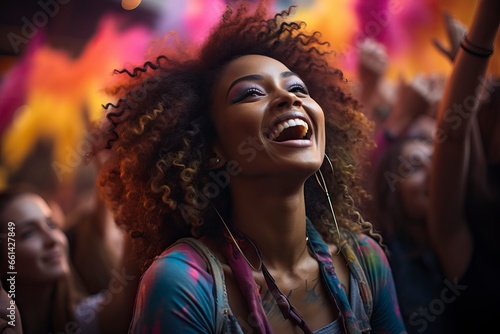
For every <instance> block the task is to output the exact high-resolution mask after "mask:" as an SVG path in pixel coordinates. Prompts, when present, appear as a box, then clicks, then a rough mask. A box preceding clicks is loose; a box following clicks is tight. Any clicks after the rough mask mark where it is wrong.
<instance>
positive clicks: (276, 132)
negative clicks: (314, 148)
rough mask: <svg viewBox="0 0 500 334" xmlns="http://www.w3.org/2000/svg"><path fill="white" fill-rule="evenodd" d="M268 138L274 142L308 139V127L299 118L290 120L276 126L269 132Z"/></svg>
mask: <svg viewBox="0 0 500 334" xmlns="http://www.w3.org/2000/svg"><path fill="white" fill-rule="evenodd" d="M268 138H269V139H270V140H272V141H275V142H279V143H281V142H284V141H287V140H300V139H310V138H311V131H310V130H309V125H308V124H307V123H306V122H305V121H304V120H302V119H300V118H291V119H288V120H284V121H282V122H280V123H278V124H276V125H275V126H274V127H273V128H272V129H271V131H270V134H269V136H268Z"/></svg>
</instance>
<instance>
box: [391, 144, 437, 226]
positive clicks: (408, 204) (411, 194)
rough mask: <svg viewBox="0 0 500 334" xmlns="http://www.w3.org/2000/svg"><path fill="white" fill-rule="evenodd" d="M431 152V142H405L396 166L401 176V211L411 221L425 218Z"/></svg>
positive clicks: (427, 203)
mask: <svg viewBox="0 0 500 334" xmlns="http://www.w3.org/2000/svg"><path fill="white" fill-rule="evenodd" d="M432 152H433V146H432V143H430V142H426V141H422V140H412V141H408V142H406V143H405V144H404V145H403V148H402V151H401V156H400V159H399V166H398V173H399V174H400V175H399V176H401V177H402V178H401V182H400V185H399V195H400V197H401V203H402V205H403V211H404V212H405V214H406V216H407V217H408V218H409V219H411V220H413V221H422V220H424V219H425V218H426V213H427V209H428V205H429V192H428V190H429V171H430V165H431V158H432Z"/></svg>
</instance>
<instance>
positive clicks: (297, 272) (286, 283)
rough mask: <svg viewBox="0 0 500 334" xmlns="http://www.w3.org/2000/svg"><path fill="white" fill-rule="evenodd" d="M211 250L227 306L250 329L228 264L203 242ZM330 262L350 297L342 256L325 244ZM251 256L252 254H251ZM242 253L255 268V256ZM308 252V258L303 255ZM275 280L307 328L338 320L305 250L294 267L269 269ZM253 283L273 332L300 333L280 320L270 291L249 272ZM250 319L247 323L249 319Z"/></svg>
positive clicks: (212, 245) (255, 273) (244, 304)
mask: <svg viewBox="0 0 500 334" xmlns="http://www.w3.org/2000/svg"><path fill="white" fill-rule="evenodd" d="M205 242H206V243H207V245H208V246H209V248H210V249H211V251H212V252H213V253H214V254H215V255H216V256H217V258H218V259H219V261H220V262H221V264H222V269H223V271H224V279H225V283H226V289H227V294H228V300H229V306H230V307H231V311H232V312H233V314H234V316H235V317H236V318H237V319H238V322H239V324H240V325H241V327H242V328H243V329H245V327H246V326H250V325H249V324H251V318H249V317H250V315H249V309H248V306H247V302H246V301H245V299H244V298H243V295H242V294H241V292H240V289H239V287H238V284H237V282H236V280H235V277H234V274H233V271H232V269H231V267H230V266H229V264H228V263H227V260H226V258H225V257H224V255H223V254H222V253H221V252H219V251H217V246H216V243H214V242H213V241H207V240H205ZM328 246H329V249H330V253H331V254H333V256H332V260H333V265H334V267H335V272H336V273H337V275H338V277H339V280H340V282H341V284H342V287H343V288H344V291H346V294H347V295H348V296H349V275H350V272H349V268H348V266H347V263H346V262H345V260H344V257H343V256H342V255H341V254H338V255H337V254H336V253H337V251H338V248H337V246H335V245H328ZM252 253H254V252H252ZM252 253H250V254H245V256H246V257H247V258H249V260H250V259H253V260H254V261H253V260H250V261H251V263H252V265H254V266H255V265H257V264H258V260H257V256H256V255H255V254H252ZM306 253H307V255H306ZM269 271H270V274H271V276H272V277H273V278H274V280H275V281H276V285H277V286H278V288H279V289H280V290H281V292H282V293H283V294H285V295H286V296H287V297H288V299H289V301H290V303H291V304H292V305H293V306H294V307H295V308H296V309H297V310H298V311H299V313H300V315H301V316H302V318H303V319H304V320H305V322H306V323H307V325H308V326H309V328H311V329H312V330H313V331H315V330H318V329H320V328H322V327H324V326H326V325H328V324H329V323H331V322H332V321H334V320H335V319H337V318H338V308H337V306H336V305H335V302H334V301H333V300H332V299H331V298H330V297H328V296H327V291H326V286H325V283H324V281H323V279H322V277H321V273H320V271H319V266H318V262H317V261H316V260H315V259H314V258H312V257H311V255H310V252H309V250H308V249H306V250H305V252H304V254H302V256H301V258H300V259H299V260H298V263H297V266H295V267H294V268H291V269H290V270H288V271H287V272H279V271H272V270H269ZM252 274H253V278H254V280H255V283H256V284H257V286H258V287H259V292H260V297H261V299H262V305H263V307H264V310H265V312H266V315H267V317H268V319H269V322H270V324H271V327H272V328H273V331H274V332H275V333H298V334H301V333H303V332H302V330H301V329H300V328H298V327H297V326H295V325H294V324H293V323H292V322H291V321H290V320H286V319H284V318H283V316H282V314H281V311H280V310H279V308H278V306H277V304H276V302H275V301H274V298H273V297H272V295H271V292H270V291H269V289H268V287H267V284H266V282H265V280H264V276H263V274H262V272H261V271H252ZM249 319H250V320H249Z"/></svg>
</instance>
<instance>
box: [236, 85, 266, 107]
mask: <svg viewBox="0 0 500 334" xmlns="http://www.w3.org/2000/svg"><path fill="white" fill-rule="evenodd" d="M264 95H265V93H264V92H263V91H262V90H261V89H259V88H257V87H250V88H247V89H245V90H243V91H242V92H241V93H238V94H237V95H236V97H235V98H233V99H232V100H231V103H238V102H241V101H243V100H245V99H247V98H251V97H259V96H264Z"/></svg>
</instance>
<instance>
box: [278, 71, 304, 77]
mask: <svg viewBox="0 0 500 334" xmlns="http://www.w3.org/2000/svg"><path fill="white" fill-rule="evenodd" d="M292 76H295V77H297V78H300V77H299V75H298V74H297V73H294V72H291V71H286V72H283V73H281V77H282V78H288V77H292Z"/></svg>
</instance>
